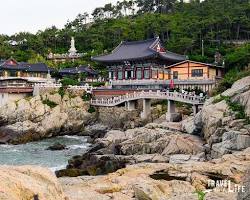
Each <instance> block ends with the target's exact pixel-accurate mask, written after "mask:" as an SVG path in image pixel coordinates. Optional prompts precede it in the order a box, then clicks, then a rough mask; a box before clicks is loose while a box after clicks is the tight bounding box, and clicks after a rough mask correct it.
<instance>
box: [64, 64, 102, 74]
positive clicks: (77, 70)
mask: <svg viewBox="0 0 250 200" xmlns="http://www.w3.org/2000/svg"><path fill="white" fill-rule="evenodd" d="M59 73H60V74H72V75H75V74H79V73H88V74H91V75H98V72H97V71H95V70H93V69H92V68H91V67H89V66H79V67H71V68H65V69H61V70H60V71H59Z"/></svg>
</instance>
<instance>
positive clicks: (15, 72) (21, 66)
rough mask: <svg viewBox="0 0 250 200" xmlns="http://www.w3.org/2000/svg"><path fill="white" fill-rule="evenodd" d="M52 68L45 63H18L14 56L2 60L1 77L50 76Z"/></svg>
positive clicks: (43, 77) (41, 77)
mask: <svg viewBox="0 0 250 200" xmlns="http://www.w3.org/2000/svg"><path fill="white" fill-rule="evenodd" d="M50 71H51V69H50V68H49V67H48V66H47V65H46V64H44V63H36V64H29V63H18V62H17V61H16V60H14V59H13V58H10V59H8V60H5V61H0V78H1V79H6V78H14V77H16V78H37V79H48V78H50Z"/></svg>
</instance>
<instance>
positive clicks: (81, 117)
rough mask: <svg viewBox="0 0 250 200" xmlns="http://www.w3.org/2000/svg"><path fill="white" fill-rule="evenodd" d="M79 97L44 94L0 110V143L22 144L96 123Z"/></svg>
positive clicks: (10, 104)
mask: <svg viewBox="0 0 250 200" xmlns="http://www.w3.org/2000/svg"><path fill="white" fill-rule="evenodd" d="M89 107H90V105H89V103H88V102H85V101H83V100H82V98H81V96H71V95H70V94H65V95H64V96H63V97H61V96H60V95H59V94H58V93H55V94H50V93H47V94H44V95H41V96H35V97H33V98H26V99H21V100H19V101H17V102H12V103H9V104H7V105H6V106H4V107H2V108H1V109H0V126H1V127H0V143H13V144H17V143H26V142H29V141H33V140H39V139H42V138H46V137H52V136H57V135H63V134H74V133H77V132H80V131H81V130H83V129H84V127H85V126H86V125H88V124H91V123H93V122H94V121H95V120H96V114H95V113H92V114H91V113H89V112H88V109H89Z"/></svg>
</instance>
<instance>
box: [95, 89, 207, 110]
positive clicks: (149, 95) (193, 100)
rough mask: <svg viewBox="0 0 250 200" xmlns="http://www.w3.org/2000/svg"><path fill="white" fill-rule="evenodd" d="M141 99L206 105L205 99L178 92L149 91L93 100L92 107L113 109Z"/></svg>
mask: <svg viewBox="0 0 250 200" xmlns="http://www.w3.org/2000/svg"><path fill="white" fill-rule="evenodd" d="M139 99H162V100H172V101H178V102H183V103H188V104H192V105H203V104H204V100H205V98H204V97H200V96H197V95H195V96H193V95H189V94H182V93H178V92H161V91H157V92H154V91H149V92H144V91H142V92H134V93H131V94H126V95H123V96H119V97H113V98H110V99H96V100H93V99H92V100H91V105H93V106H103V107H113V106H117V105H119V104H122V103H125V102H128V101H134V100H139Z"/></svg>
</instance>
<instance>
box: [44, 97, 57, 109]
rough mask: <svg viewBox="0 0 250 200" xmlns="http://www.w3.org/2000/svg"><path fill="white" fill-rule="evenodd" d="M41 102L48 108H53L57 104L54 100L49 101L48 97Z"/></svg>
mask: <svg viewBox="0 0 250 200" xmlns="http://www.w3.org/2000/svg"><path fill="white" fill-rule="evenodd" d="M42 102H43V104H45V105H47V106H49V107H50V108H55V107H56V106H57V105H58V104H57V103H55V102H54V101H50V100H49V99H45V100H43V101H42Z"/></svg>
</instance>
